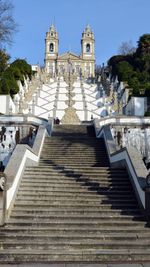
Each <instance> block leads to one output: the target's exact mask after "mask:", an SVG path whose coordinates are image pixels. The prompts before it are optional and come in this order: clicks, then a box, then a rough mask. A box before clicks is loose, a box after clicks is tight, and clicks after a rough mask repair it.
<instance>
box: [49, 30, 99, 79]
mask: <svg viewBox="0 0 150 267" xmlns="http://www.w3.org/2000/svg"><path fill="white" fill-rule="evenodd" d="M58 48H59V37H58V33H57V31H56V29H55V27H54V25H52V26H51V27H50V29H49V31H48V32H47V33H46V39H45V60H44V62H45V71H46V73H49V74H51V75H52V76H54V75H56V74H57V75H66V74H75V75H76V76H83V77H85V78H88V77H94V75H95V51H94V50H95V39H94V34H93V32H92V30H91V28H90V26H89V25H88V26H87V27H86V28H85V30H84V31H83V33H82V38H81V54H80V55H76V54H74V53H72V52H70V51H69V52H66V53H64V54H62V55H59V51H58V50H59V49H58Z"/></svg>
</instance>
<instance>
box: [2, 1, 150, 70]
mask: <svg viewBox="0 0 150 267" xmlns="http://www.w3.org/2000/svg"><path fill="white" fill-rule="evenodd" d="M11 2H12V3H13V5H14V11H13V16H14V19H15V21H16V22H17V23H18V24H19V31H18V32H17V33H16V34H15V35H14V43H13V44H12V46H11V47H8V48H7V51H8V52H9V54H10V56H11V61H13V60H15V59H16V58H25V59H26V60H27V61H28V62H29V63H30V64H37V63H39V64H40V65H43V64H44V50H45V35H46V32H47V31H48V30H49V27H50V25H51V23H55V25H56V28H57V31H58V33H59V53H60V54H61V53H64V52H66V51H68V50H71V51H72V52H74V53H76V54H80V51H81V45H80V40H81V35H82V32H83V30H84V28H85V26H86V25H87V24H90V26H91V28H92V30H93V31H94V34H95V56H96V63H97V64H102V63H106V62H107V60H108V59H109V58H110V57H111V56H112V55H114V54H117V52H118V48H119V46H120V45H121V43H122V42H126V41H130V40H131V41H132V43H133V45H134V46H136V45H137V41H138V39H139V37H140V36H141V35H142V34H144V33H150V0H11Z"/></svg>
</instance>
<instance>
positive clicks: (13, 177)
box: [0, 121, 53, 225]
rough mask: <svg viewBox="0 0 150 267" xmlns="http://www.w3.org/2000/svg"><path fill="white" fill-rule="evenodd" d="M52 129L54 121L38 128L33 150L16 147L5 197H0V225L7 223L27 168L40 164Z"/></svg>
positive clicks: (8, 171) (8, 167) (10, 161)
mask: <svg viewBox="0 0 150 267" xmlns="http://www.w3.org/2000/svg"><path fill="white" fill-rule="evenodd" d="M52 127H53V124H52V121H51V123H48V122H46V124H45V125H40V126H39V127H38V131H37V134H36V137H35V141H34V144H33V147H32V148H31V147H29V146H28V145H23V144H18V145H17V146H16V148H15V150H14V152H13V154H12V156H11V158H10V160H9V162H8V164H7V167H6V168H5V171H4V175H5V176H6V178H7V183H6V188H5V190H4V192H3V195H2V194H1V195H0V225H3V224H4V223H5V219H6V216H9V214H10V211H11V208H12V206H13V203H14V200H15V197H16V193H17V189H18V187H19V184H20V181H21V177H22V174H23V171H24V168H25V166H34V165H36V164H37V163H38V161H39V158H40V154H41V150H42V147H43V143H44V139H45V137H46V136H50V135H51V131H52ZM2 203H5V205H3V204H2Z"/></svg>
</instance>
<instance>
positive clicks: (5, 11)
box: [0, 0, 17, 45]
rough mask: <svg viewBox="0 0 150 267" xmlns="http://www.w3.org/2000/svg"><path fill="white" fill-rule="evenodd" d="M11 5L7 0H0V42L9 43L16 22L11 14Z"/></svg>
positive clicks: (14, 30)
mask: <svg viewBox="0 0 150 267" xmlns="http://www.w3.org/2000/svg"><path fill="white" fill-rule="evenodd" d="M12 10H13V5H12V3H11V2H10V1H9V0H0V44H1V45H2V44H5V43H6V44H11V42H12V35H13V34H14V32H16V30H17V24H16V23H15V21H14V18H13V16H12Z"/></svg>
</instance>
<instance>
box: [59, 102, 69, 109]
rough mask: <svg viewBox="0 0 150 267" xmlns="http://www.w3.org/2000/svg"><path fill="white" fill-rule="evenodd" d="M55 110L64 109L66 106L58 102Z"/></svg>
mask: <svg viewBox="0 0 150 267" xmlns="http://www.w3.org/2000/svg"><path fill="white" fill-rule="evenodd" d="M57 108H58V109H66V108H67V105H66V104H65V102H58V103H57Z"/></svg>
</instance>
